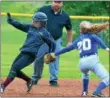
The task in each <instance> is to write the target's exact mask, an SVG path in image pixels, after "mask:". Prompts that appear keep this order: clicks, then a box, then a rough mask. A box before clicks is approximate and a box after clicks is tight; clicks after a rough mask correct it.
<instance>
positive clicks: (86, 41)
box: [78, 39, 91, 52]
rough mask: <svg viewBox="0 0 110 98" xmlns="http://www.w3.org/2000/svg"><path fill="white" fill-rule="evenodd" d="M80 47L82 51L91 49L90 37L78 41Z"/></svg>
mask: <svg viewBox="0 0 110 98" xmlns="http://www.w3.org/2000/svg"><path fill="white" fill-rule="evenodd" d="M78 49H79V50H80V52H82V50H84V51H85V50H90V49H91V40H90V39H84V40H83V41H80V42H78Z"/></svg>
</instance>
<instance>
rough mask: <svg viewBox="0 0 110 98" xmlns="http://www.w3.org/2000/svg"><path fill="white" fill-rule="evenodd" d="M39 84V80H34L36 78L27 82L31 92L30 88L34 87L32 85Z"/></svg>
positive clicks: (28, 90) (28, 89)
mask: <svg viewBox="0 0 110 98" xmlns="http://www.w3.org/2000/svg"><path fill="white" fill-rule="evenodd" d="M36 84H37V81H34V80H32V79H31V80H30V81H29V82H28V83H27V92H30V90H31V89H32V86H33V85H36Z"/></svg>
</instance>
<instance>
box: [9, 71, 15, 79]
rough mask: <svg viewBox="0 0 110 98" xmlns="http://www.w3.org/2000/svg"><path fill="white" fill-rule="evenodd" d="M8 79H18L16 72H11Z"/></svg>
mask: <svg viewBox="0 0 110 98" xmlns="http://www.w3.org/2000/svg"><path fill="white" fill-rule="evenodd" d="M8 77H10V78H15V77H16V71H13V70H11V71H10V73H9V75H8Z"/></svg>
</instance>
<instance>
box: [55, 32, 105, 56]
mask: <svg viewBox="0 0 110 98" xmlns="http://www.w3.org/2000/svg"><path fill="white" fill-rule="evenodd" d="M98 45H100V46H101V47H102V48H103V49H106V48H107V46H106V45H105V44H104V42H103V41H102V40H101V39H100V37H98V36H97V35H95V34H90V33H84V34H82V35H80V36H79V37H78V38H77V39H76V40H75V41H74V42H73V43H72V45H70V46H68V47H66V48H64V49H62V50H60V51H58V52H56V53H55V54H56V55H60V54H62V53H65V52H68V51H70V50H73V49H78V50H79V52H80V57H83V56H89V55H92V54H96V53H98Z"/></svg>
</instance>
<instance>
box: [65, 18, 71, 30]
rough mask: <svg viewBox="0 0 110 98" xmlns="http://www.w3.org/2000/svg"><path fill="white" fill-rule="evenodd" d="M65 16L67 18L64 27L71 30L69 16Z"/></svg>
mask: <svg viewBox="0 0 110 98" xmlns="http://www.w3.org/2000/svg"><path fill="white" fill-rule="evenodd" d="M67 17H68V19H67V21H66V24H65V28H66V30H67V31H68V30H72V24H71V20H70V17H69V16H67Z"/></svg>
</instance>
